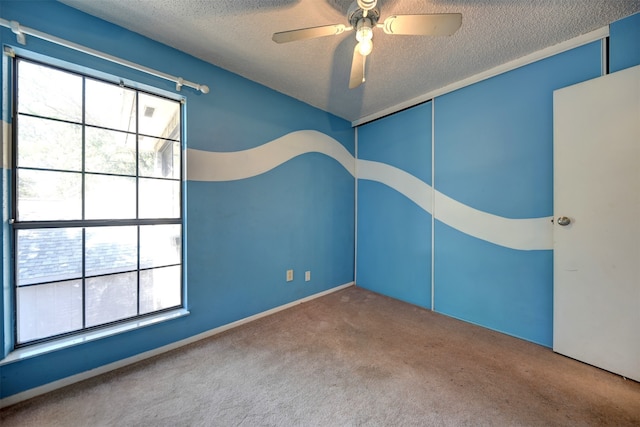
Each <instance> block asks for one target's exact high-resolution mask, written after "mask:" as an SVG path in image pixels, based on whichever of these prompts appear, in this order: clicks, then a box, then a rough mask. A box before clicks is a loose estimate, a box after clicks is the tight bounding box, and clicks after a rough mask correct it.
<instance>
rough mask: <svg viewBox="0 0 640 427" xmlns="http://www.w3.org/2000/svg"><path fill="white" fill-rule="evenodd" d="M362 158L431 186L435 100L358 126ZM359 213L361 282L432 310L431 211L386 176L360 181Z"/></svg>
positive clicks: (359, 154)
mask: <svg viewBox="0 0 640 427" xmlns="http://www.w3.org/2000/svg"><path fill="white" fill-rule="evenodd" d="M358 159H361V160H367V161H373V162H381V163H384V164H386V165H389V166H391V167H393V168H397V169H400V170H402V171H405V172H407V173H409V174H411V175H413V176H415V177H416V178H418V179H419V180H420V181H422V182H424V183H427V184H431V102H427V103H425V104H422V105H419V106H416V107H413V108H410V109H408V110H405V111H402V112H400V113H397V114H394V115H392V116H389V117H387V118H385V119H382V120H378V121H375V122H372V123H369V124H367V125H365V126H361V127H359V128H358ZM359 167H360V166H359ZM417 190H418V191H420V189H419V188H418V189H417ZM358 213H359V214H358V251H357V253H358V255H357V263H356V264H357V266H358V271H357V274H356V279H357V284H358V285H359V286H362V287H364V288H367V289H371V290H373V291H376V292H380V293H382V294H385V295H389V296H391V297H394V298H397V299H400V300H403V301H407V302H410V303H412V304H416V305H419V306H421V307H425V308H430V307H431V213H430V212H427V211H425V210H424V209H422V208H421V207H420V206H418V205H417V204H416V203H414V201H412V200H411V199H409V198H407V197H405V196H403V195H402V194H400V193H399V192H398V191H397V190H395V189H393V188H392V187H390V186H388V185H386V184H385V183H384V180H383V179H380V181H374V180H362V179H360V180H358Z"/></svg>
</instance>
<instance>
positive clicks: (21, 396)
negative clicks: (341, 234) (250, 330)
mask: <svg viewBox="0 0 640 427" xmlns="http://www.w3.org/2000/svg"><path fill="white" fill-rule="evenodd" d="M354 285H355V283H354V282H350V283H345V284H344V285H340V286H336V287H335V288H331V289H327V290H326V291H322V292H319V293H317V294H313V295H310V296H308V297H305V298H302V299H299V300H296V301H293V302H290V303H288V304H284V305H281V306H279V307H275V308H272V309H271V310H267V311H263V312H262V313H258V314H254V315H253V316H249V317H245V318H244V319H240V320H236V321H235V322H232V323H229V324H226V325H223V326H220V327H218V328H214V329H211V330H208V331H206V332H202V333H200V334H198V335H194V336H192V337H189V338H185V339H183V340H180V341H176V342H173V343H171V344H167V345H165V346H162V347H158V348H155V349H153V350H149V351H146V352H144V353H140V354H136V355H135V356H131V357H127V358H126V359H121V360H118V361H116V362H112V363H109V364H107V365H103V366H100V367H98V368H95V369H91V370H88V371H86V372H81V373H79V374H75V375H71V376H70V377H66V378H62V379H59V380H56V381H53V382H50V383H48V384H44V385H41V386H39V387H35V388H32V389H30V390H26V391H23V392H21V393H16V394H14V395H11V396H8V397H5V398H4V399H0V409H1V408H5V407H7V406H10V405H14V404H16V403H19V402H22V401H24V400H27V399H31V398H33V397H36V396H40V395H42V394H45V393H49V392H50V391H54V390H57V389H59V388H62V387H65V386H68V385H71V384H74V383H77V382H80V381H83V380H86V379H89V378H92V377H95V376H98V375H101V374H104V373H106V372H109V371H113V370H115V369H119V368H122V367H124V366H127V365H131V364H133V363H136V362H139V361H141V360H144V359H148V358H150V357H153V356H157V355H159V354H162V353H166V352H167V351H171V350H175V349H177V348H180V347H183V346H185V345H187V344H191V343H194V342H196V341H200V340H202V339H205V338H209V337H212V336H214V335H217V334H220V333H222V332H225V331H228V330H229V329H233V328H236V327H238V326H240V325H244V324H246V323H249V322H252V321H254V320H258V319H261V318H263V317H266V316H270V315H272V314H275V313H277V312H279V311H283V310H286V309H288V308H291V307H294V306H296V305H299V304H302V303H305V302H307V301H311V300H314V299H316V298H320V297H322V296H325V295H328V294H331V293H333V292H337V291H340V290H342V289H345V288H348V287H350V286H354Z"/></svg>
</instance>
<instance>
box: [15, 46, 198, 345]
mask: <svg viewBox="0 0 640 427" xmlns="http://www.w3.org/2000/svg"><path fill="white" fill-rule="evenodd" d="M38 56H39V55H38ZM12 59H13V60H12V61H11V66H10V73H8V76H7V78H8V79H11V82H10V87H11V99H10V103H11V109H12V120H13V126H12V128H13V132H12V136H11V142H10V143H11V164H12V168H11V173H10V175H11V185H10V188H9V191H10V197H9V200H10V203H11V205H10V210H9V211H10V218H11V219H10V224H11V231H10V250H11V269H12V273H11V278H12V282H13V283H12V286H11V294H12V310H13V312H12V320H13V328H12V329H13V334H12V335H13V336H12V340H13V345H12V347H13V349H14V350H18V349H26V348H28V347H30V346H37V345H41V344H47V343H55V342H56V341H62V340H65V339H71V338H75V337H79V336H80V337H81V336H82V335H83V334H84V335H86V334H90V335H95V334H96V332H97V333H100V330H101V329H104V330H106V331H108V330H109V329H113V328H115V329H122V327H124V329H125V330H130V329H132V327H128V326H127V325H134V324H135V325H138V326H135V327H133V328H137V327H142V326H146V325H147V324H153V323H156V322H157V321H158V319H162V318H165V317H166V318H167V319H170V318H174V317H175V316H176V313H180V314H179V315H184V314H185V313H187V314H188V312H186V311H185V309H186V307H185V301H186V284H185V277H184V272H185V253H186V248H185V244H184V243H185V228H186V227H185V221H184V218H185V192H186V188H185V184H186V179H185V177H186V171H185V169H186V168H185V156H184V147H185V141H184V135H185V133H184V126H185V125H184V123H185V115H186V111H185V110H186V107H185V98H184V97H182V96H176V95H173V94H169V93H167V92H166V91H163V90H161V89H158V88H153V87H150V86H148V85H143V84H139V83H136V82H132V81H131V80H128V79H127V83H126V84H125V81H124V80H123V79H120V78H115V77H114V78H109V77H112V76H109V77H105V76H106V75H105V74H104V73H102V72H100V71H98V70H93V69H89V68H85V67H76V66H74V64H68V66H64V65H67V64H64V65H62V66H61V65H58V64H57V62H58V61H55V60H52V61H50V62H49V61H47V60H45V59H40V58H33V57H30V55H22V54H17V53H16V54H15V57H13V58H12ZM20 61H25V62H28V63H31V64H35V65H38V66H44V67H48V68H51V69H54V70H57V71H62V72H65V73H69V74H72V75H75V76H79V77H80V78H81V79H82V122H81V123H76V122H73V121H68V120H62V119H56V118H51V117H45V116H39V115H35V114H22V113H19V112H18V96H19V91H18V83H19V82H18V81H19V76H18V67H19V63H20ZM75 68H79V69H80V70H77V69H75ZM87 79H91V80H94V81H98V82H100V83H105V84H109V85H114V86H120V87H122V88H126V89H128V90H133V91H135V93H136V97H135V99H136V100H135V106H136V113H135V114H136V120H138V118H139V112H140V111H139V109H140V104H139V94H145V95H151V96H153V97H159V98H163V99H166V100H169V101H172V102H176V103H178V106H179V112H178V118H179V123H178V126H177V132H172V133H171V135H168V136H166V137H158V136H152V135H147V134H143V133H141V132H139V125H137V124H136V129H135V132H131V131H122V130H119V129H113V128H107V127H102V126H96V125H90V124H87V122H86V119H85V111H86V101H85V100H86V80H87ZM114 80H115V81H114ZM172 95H173V96H172ZM20 115H25V116H27V117H34V118H38V119H46V120H53V121H56V122H58V123H72V124H75V125H79V126H81V129H82V168H81V170H80V171H78V172H77V173H78V174H80V175H82V190H81V196H80V197H81V205H82V208H81V212H82V213H81V215H82V217H83V218H84V217H85V204H86V192H85V184H84V183H85V177H86V176H87V175H97V176H122V177H130V178H135V189H136V197H135V207H136V218H126V219H88V220H87V219H79V220H76V219H74V220H42V221H38V220H26V221H19V220H18V184H19V183H18V173H19V169H22V168H19V167H18V150H19V141H18V139H19V138H18V133H19V132H18V128H19V116H20ZM87 127H90V128H95V129H101V130H106V131H119V132H123V133H128V134H132V135H133V136H134V137H135V139H136V151H135V153H136V171H135V174H133V175H119V174H111V173H100V172H88V171H86V170H85V160H84V159H85V157H84V155H85V144H86V137H85V133H86V132H85V129H86V128H87ZM141 136H150V137H152V138H157V139H163V140H164V141H165V143H164V145H163V146H162V149H161V150H159V152H160V153H161V154H162V153H163V152H164V151H165V150H166V149H168V148H171V151H173V146H174V144H175V143H176V142H177V143H178V150H179V153H178V154H179V159H178V161H177V163H175V164H174V166H173V167H176V166H178V167H179V168H180V171H179V174H177V175H178V176H177V178H167V177H158V176H146V175H142V174H141V173H140V168H139V164H140V159H139V137H141ZM176 136H177V138H178V139H173V138H175V137H176ZM173 154H174V155H175V153H173ZM25 169H27V170H29V169H30V168H28V167H26V168H25ZM36 169H37V170H42V171H47V170H52V171H59V170H57V169H48V168H36ZM70 172H71V171H70ZM141 179H152V180H157V181H169V182H177V183H178V188H179V194H178V209H179V211H178V216H177V217H175V218H139V215H140V209H139V207H140V180H141ZM151 225H179V226H180V252H179V256H180V258H179V262H178V263H176V264H168V265H159V266H151V267H142V266H141V259H140V247H141V240H140V235H141V228H140V227H141V226H151ZM114 226H122V227H125V226H136V258H137V266H136V268H135V269H131V270H129V269H127V270H122V271H119V272H117V273H108V274H104V273H99V274H93V275H92V274H87V271H86V268H85V258H86V251H85V245H86V230H87V229H90V228H96V227H114ZM52 228H58V229H65V228H79V229H80V230H81V241H82V242H81V243H82V271H81V274H80V277H78V278H74V279H64V280H53V281H42V282H39V283H36V284H30V285H26V286H38V285H46V284H53V283H61V282H64V281H67V280H81V282H82V327H81V328H79V329H76V330H73V331H68V332H64V333H59V334H55V335H50V336H47V337H44V338H37V339H32V340H28V341H24V342H19V341H18V328H19V325H18V289H19V286H18V268H17V267H18V252H17V251H18V247H17V246H18V233H19V231H20V230H37V229H52ZM166 267H179V280H180V283H179V287H180V290H179V294H180V302H179V304H178V305H174V306H171V307H166V308H162V309H160V310H155V311H151V312H147V313H144V314H140V309H141V307H140V305H141V294H140V286H141V282H140V281H141V273H142V272H144V271H147V270H149V271H151V270H154V269H158V268H166ZM133 272H135V273H136V287H137V292H136V313H137V314H136V315H134V316H130V317H126V318H122V319H117V320H114V321H109V322H105V323H101V324H98V325H95V326H86V324H87V316H86V310H87V306H86V298H85V294H86V281H87V279H90V278H94V277H106V276H109V275H113V274H123V273H133ZM165 315H166V316H165ZM99 335H102V334H99Z"/></svg>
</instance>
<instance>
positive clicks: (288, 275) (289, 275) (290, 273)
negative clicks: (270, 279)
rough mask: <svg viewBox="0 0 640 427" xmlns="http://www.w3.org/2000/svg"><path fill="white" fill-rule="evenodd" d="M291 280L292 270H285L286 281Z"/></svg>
mask: <svg viewBox="0 0 640 427" xmlns="http://www.w3.org/2000/svg"><path fill="white" fill-rule="evenodd" d="M292 281H293V270H287V282H292Z"/></svg>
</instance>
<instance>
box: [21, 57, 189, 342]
mask: <svg viewBox="0 0 640 427" xmlns="http://www.w3.org/2000/svg"><path fill="white" fill-rule="evenodd" d="M14 79H15V81H14V89H15V90H14V94H15V99H14V102H15V108H14V111H15V112H16V114H15V116H14V132H15V147H14V165H15V167H14V179H13V184H14V192H13V194H14V198H13V209H14V218H15V222H14V233H15V234H14V245H15V313H16V336H15V342H16V346H22V345H26V344H33V343H36V342H41V341H45V340H49V339H52V338H56V337H60V336H63V335H68V334H74V333H78V332H82V331H85V330H88V329H92V328H97V327H101V326H104V325H108V324H112V323H114V322H121V321H124V320H130V319H132V318H137V317H140V316H145V315H148V314H151V313H157V312H159V311H163V310H169V309H173V308H177V307H181V306H182V294H183V292H182V202H181V200H182V198H181V188H182V182H181V177H182V168H181V165H182V158H181V153H182V150H181V138H180V136H181V117H182V106H181V103H180V102H179V101H176V100H172V99H168V98H165V97H162V96H158V95H155V94H150V93H146V92H143V91H141V90H137V89H134V88H130V87H125V86H124V85H123V84H120V85H117V84H113V83H108V82H104V81H101V80H97V79H94V78H92V77H89V76H85V75H79V74H76V73H73V72H69V71H66V70H61V69H57V68H54V67H51V66H48V65H43V64H40V63H36V62H32V61H30V60H26V59H23V58H17V59H16V61H15V72H14Z"/></svg>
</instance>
